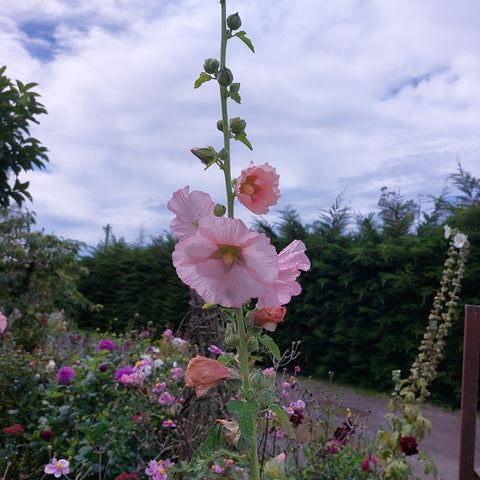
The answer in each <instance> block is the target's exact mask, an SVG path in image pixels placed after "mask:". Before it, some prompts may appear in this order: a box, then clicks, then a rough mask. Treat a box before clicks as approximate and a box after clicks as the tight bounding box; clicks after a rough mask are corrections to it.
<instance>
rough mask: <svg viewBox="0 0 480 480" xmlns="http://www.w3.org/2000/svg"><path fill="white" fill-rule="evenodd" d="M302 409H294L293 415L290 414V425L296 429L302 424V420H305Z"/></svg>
mask: <svg viewBox="0 0 480 480" xmlns="http://www.w3.org/2000/svg"><path fill="white" fill-rule="evenodd" d="M302 412H303V408H294V409H293V413H291V414H290V418H289V420H290V423H291V424H292V425H293V426H294V427H298V425H300V424H301V423H302V420H303V419H304V418H305V415H304V414H303V413H302Z"/></svg>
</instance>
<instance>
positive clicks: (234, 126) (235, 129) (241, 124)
mask: <svg viewBox="0 0 480 480" xmlns="http://www.w3.org/2000/svg"><path fill="white" fill-rule="evenodd" d="M246 126H247V122H246V121H245V120H244V119H243V118H240V117H235V118H231V119H230V130H231V131H232V133H233V134H234V135H237V134H238V133H241V132H243V131H244V130H245V127H246Z"/></svg>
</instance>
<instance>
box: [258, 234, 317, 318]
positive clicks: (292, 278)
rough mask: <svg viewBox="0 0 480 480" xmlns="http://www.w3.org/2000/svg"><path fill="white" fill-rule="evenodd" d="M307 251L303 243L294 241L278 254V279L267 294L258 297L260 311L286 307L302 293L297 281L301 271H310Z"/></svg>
mask: <svg viewBox="0 0 480 480" xmlns="http://www.w3.org/2000/svg"><path fill="white" fill-rule="evenodd" d="M305 249H306V247H305V245H304V243H303V242H301V241H300V240H294V241H293V242H292V243H290V245H288V246H287V247H285V248H284V249H283V250H282V251H281V252H280V253H279V254H278V279H277V281H276V282H275V283H273V285H272V286H271V287H270V288H269V289H268V290H267V291H266V292H265V293H263V294H261V295H259V296H258V297H259V298H258V303H257V308H258V309H260V308H264V307H278V306H280V305H285V304H287V303H288V302H289V301H290V300H291V298H292V296H294V295H298V294H299V293H300V292H301V291H302V287H301V286H300V284H299V283H298V282H297V281H296V280H297V277H298V276H299V275H300V270H303V271H304V272H306V271H307V270H309V269H310V260H309V259H308V257H307V256H306V255H305Z"/></svg>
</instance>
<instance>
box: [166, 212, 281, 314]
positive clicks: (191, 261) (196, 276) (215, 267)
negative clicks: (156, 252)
mask: <svg viewBox="0 0 480 480" xmlns="http://www.w3.org/2000/svg"><path fill="white" fill-rule="evenodd" d="M172 258H173V264H174V265H175V268H176V270H177V274H178V276H179V277H180V279H181V280H182V281H183V282H184V283H186V284H187V285H189V286H190V287H191V288H193V289H194V290H196V291H197V293H198V294H199V295H200V296H201V297H202V298H203V299H204V300H205V301H206V302H207V303H212V304H215V303H218V304H220V305H222V306H224V307H236V308H240V307H241V306H242V305H243V304H244V303H245V302H247V301H248V300H250V299H251V298H253V297H257V296H258V294H259V292H260V293H262V292H266V290H267V288H268V287H270V286H271V285H272V284H273V283H274V282H275V281H276V280H277V277H278V261H277V254H276V251H275V247H273V245H271V244H270V240H269V239H268V238H267V237H266V236H265V235H264V234H262V233H258V232H252V231H250V230H249V229H248V228H247V226H246V225H245V224H244V223H243V222H242V221H241V220H238V219H232V218H224V217H220V218H217V217H209V218H202V219H200V222H199V227H198V230H197V232H196V233H195V235H193V236H191V237H190V238H189V239H188V241H181V242H178V244H177V245H176V247H175V251H174V252H173V255H172ZM268 306H276V305H275V304H273V305H268Z"/></svg>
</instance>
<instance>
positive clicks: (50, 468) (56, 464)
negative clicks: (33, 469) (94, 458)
mask: <svg viewBox="0 0 480 480" xmlns="http://www.w3.org/2000/svg"><path fill="white" fill-rule="evenodd" d="M69 465H70V463H69V462H68V460H63V459H62V460H58V461H57V459H56V458H52V463H49V464H48V465H45V473H48V474H53V476H54V477H56V478H59V477H61V476H62V475H66V474H67V473H70V467H69Z"/></svg>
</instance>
